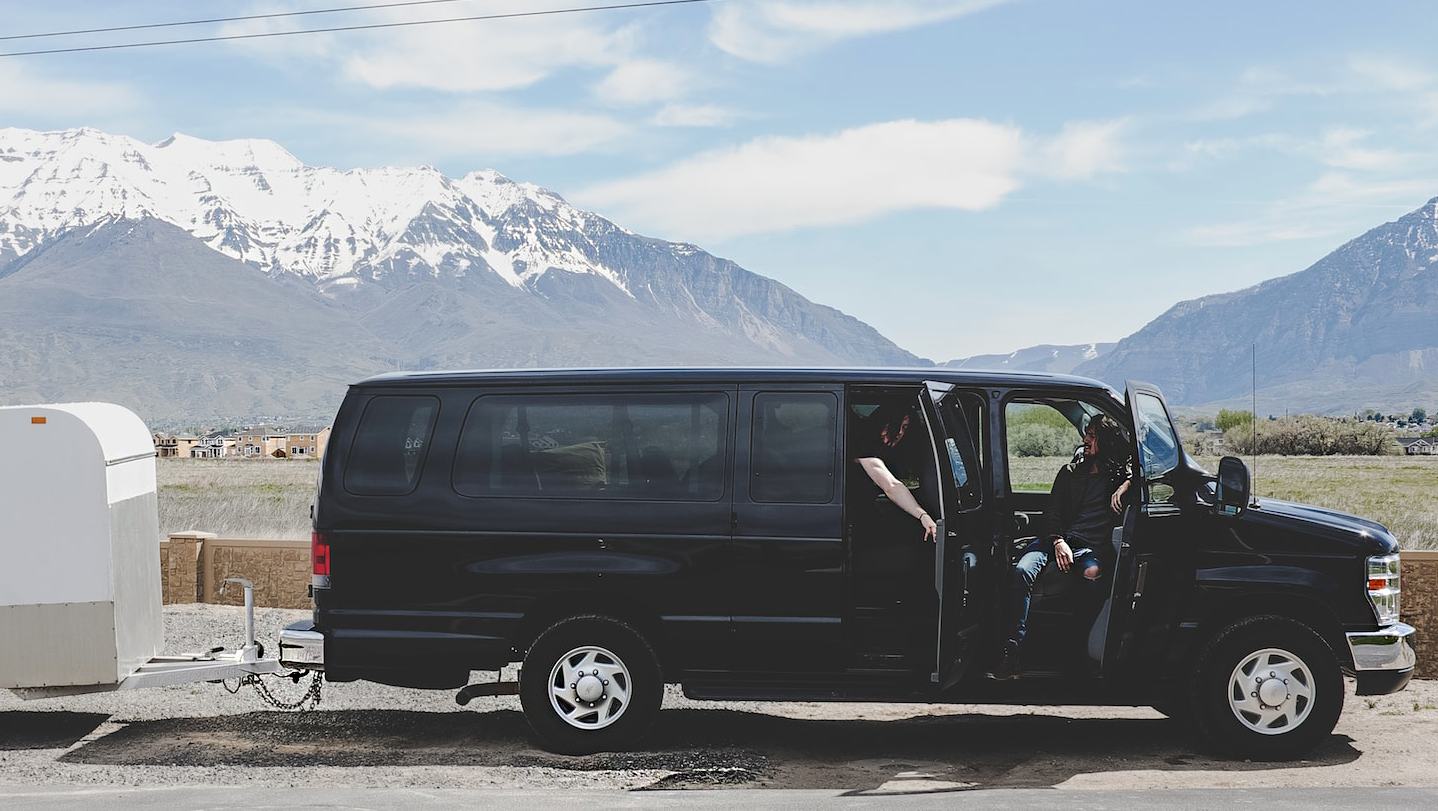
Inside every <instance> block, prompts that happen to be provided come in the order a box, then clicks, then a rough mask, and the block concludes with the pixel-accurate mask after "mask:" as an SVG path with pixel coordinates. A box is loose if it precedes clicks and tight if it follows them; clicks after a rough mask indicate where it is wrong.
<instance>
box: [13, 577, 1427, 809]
mask: <svg viewBox="0 0 1438 811" xmlns="http://www.w3.org/2000/svg"><path fill="white" fill-rule="evenodd" d="M301 616H303V612H295V611H287V610H281V609H261V610H259V611H257V615H256V621H257V629H258V633H257V638H260V639H273V638H275V637H276V636H277V634H278V629H279V628H280V627H282V626H283V624H285V623H287V622H291V621H294V620H295V619H296V618H298V617H301ZM241 618H242V615H241V614H240V613H239V610H238V609H236V608H233V607H230V606H209V605H182V606H166V608H165V626H166V632H165V638H166V640H167V641H168V643H167V646H166V648H165V649H166V650H167V651H171V652H174V651H187V650H207V649H208V647H209V645H210V643H212V642H220V643H224V642H225V641H226V640H227V638H228V637H230V636H234V635H235V633H236V631H237V629H240V628H242V625H241ZM484 675H485V676H487V677H488V678H493V674H484ZM513 676H514V674H513V673H512V672H509V673H506V674H505V678H506V679H511V678H513ZM266 683H267V684H269V685H270V686H271V689H272V691H273V692H274V693H275V694H276V697H278V698H280V699H284V700H293V699H298V698H300V697H302V696H303V695H304V692H305V687H306V686H307V683H302V684H298V685H297V684H293V683H291V682H290V681H289V680H285V679H277V678H269V679H267V680H266ZM230 686H232V687H233V686H234V685H230ZM1348 690H1349V694H1348V695H1347V696H1346V700H1345V703H1344V710H1343V715H1342V717H1341V718H1340V719H1339V722H1338V726H1337V728H1336V729H1335V730H1334V732H1333V734H1331V735H1330V736H1329V737H1328V739H1327V740H1326V741H1325V742H1323V743H1322V744H1321V745H1320V746H1319V747H1318V749H1317V750H1315V751H1314V752H1313V753H1312V754H1311V755H1310V756H1309V758H1308V759H1306V760H1302V761H1297V762H1291V763H1250V762H1244V761H1235V760H1229V759H1225V758H1222V757H1218V756H1216V755H1214V754H1213V753H1211V752H1209V751H1208V750H1206V749H1205V748H1203V747H1202V746H1201V745H1200V744H1199V742H1198V741H1197V740H1196V739H1195V737H1194V735H1193V734H1192V733H1191V732H1189V731H1188V730H1187V728H1186V727H1184V726H1183V725H1181V724H1179V723H1177V722H1174V721H1171V720H1169V719H1166V718H1164V717H1163V716H1161V715H1160V714H1159V713H1157V712H1155V711H1153V710H1150V709H1146V708H1145V709H1139V708H1114V707H1097V708H1095V707H993V706H980V705H964V704H961V705H931V704H845V703H820V702H782V703H778V702H776V703H769V702H709V701H692V700H689V699H686V698H684V697H683V695H681V694H680V692H679V691H678V689H677V688H673V687H671V688H669V689H668V691H667V692H666V694H665V700H664V711H663V712H661V713H660V715H659V720H658V723H657V724H656V726H655V728H654V730H653V732H652V733H651V735H650V736H649V737H648V738H647V739H646V740H645V742H644V745H643V748H642V749H641V750H639V751H635V752H626V753H611V754H598V755H590V756H586V757H565V756H560V755H554V754H550V753H548V752H545V751H543V750H542V749H539V748H538V747H537V746H536V745H535V744H534V742H533V741H532V740H531V738H530V737H529V729H528V726H527V725H526V723H525V721H524V718H523V716H522V715H521V714H520V710H519V699H518V698H517V697H515V696H494V697H479V698H476V699H475V700H474V701H473V702H471V703H470V704H469V705H468V706H466V707H460V706H458V705H457V704H456V703H455V701H454V692H453V691H443V690H440V691H434V690H405V689H401V688H395V687H385V686H383V685H376V684H372V683H369V682H349V683H340V684H326V685H324V689H323V700H322V702H321V703H320V705H319V706H318V707H317V708H316V709H311V710H308V711H304V712H286V711H281V710H277V709H271V708H269V707H267V705H266V704H265V703H264V702H263V701H262V700H261V698H260V697H259V696H258V695H257V694H256V692H255V691H254V690H252V689H251V688H249V687H245V688H243V689H241V691H240V692H238V693H236V694H233V695H231V694H230V693H229V692H227V690H226V689H222V687H221V685H219V684H203V683H201V684H191V685H180V686H175V687H166V688H156V689H141V690H127V691H119V692H109V693H92V694H86V695H79V696H73V697H68V698H56V699H45V700H39V701H24V700H21V699H20V698H19V697H17V696H15V695H13V694H12V693H10V692H9V691H6V690H0V785H10V786H14V785H86V786H105V785H109V786H161V785H218V786H226V785H247V784H251V785H253V784H261V785H266V786H272V787H284V786H310V787H313V786H325V785H343V786H353V787H416V788H506V789H555V788H560V789H567V788H578V789H621V790H643V789H654V788H663V789H682V788H693V789H707V788H727V787H742V788H774V789H825V790H839V791H847V792H859V793H880V794H883V793H913V792H929V791H951V790H963V789H980V788H1005V787H1010V788H1047V787H1052V788H1060V789H1160V788H1285V787H1313V788H1321V787H1332V786H1351V787H1361V786H1374V787H1382V786H1405V787H1438V769H1435V768H1434V767H1433V765H1432V759H1433V753H1434V752H1435V751H1438V681H1430V680H1419V681H1414V682H1412V683H1411V684H1410V685H1409V686H1408V688H1407V689H1406V690H1404V691H1403V692H1400V693H1396V694H1394V695H1389V696H1379V697H1362V698H1360V697H1357V696H1354V695H1353V694H1352V682H1351V681H1350V682H1349V685H1348Z"/></svg>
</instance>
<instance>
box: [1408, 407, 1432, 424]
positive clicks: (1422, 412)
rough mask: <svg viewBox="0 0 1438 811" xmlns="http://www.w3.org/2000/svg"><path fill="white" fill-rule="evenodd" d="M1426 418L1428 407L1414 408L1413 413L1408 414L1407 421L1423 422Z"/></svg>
mask: <svg viewBox="0 0 1438 811" xmlns="http://www.w3.org/2000/svg"><path fill="white" fill-rule="evenodd" d="M1427 419H1428V409H1426V408H1415V409H1413V413H1412V414H1409V415H1408V421H1409V422H1424V421H1426V420H1427Z"/></svg>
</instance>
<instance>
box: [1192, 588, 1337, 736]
mask: <svg viewBox="0 0 1438 811" xmlns="http://www.w3.org/2000/svg"><path fill="white" fill-rule="evenodd" d="M1198 661H1199V663H1200V664H1199V667H1198V669H1197V671H1196V672H1195V675H1194V679H1193V682H1192V693H1191V695H1192V698H1193V700H1192V703H1191V706H1192V707H1193V708H1194V720H1195V721H1196V722H1197V725H1198V728H1199V731H1200V732H1201V733H1203V736H1204V737H1205V738H1206V739H1207V740H1208V741H1209V742H1210V743H1211V744H1213V745H1214V746H1215V747H1216V748H1217V749H1218V750H1219V751H1220V752H1222V753H1223V754H1227V755H1232V756H1236V757H1241V758H1246V759H1249V760H1292V759H1295V758H1299V757H1302V756H1303V755H1305V754H1307V753H1308V752H1310V751H1312V750H1313V748H1314V747H1316V746H1317V745H1318V744H1319V743H1320V742H1321V741H1322V740H1323V739H1324V738H1326V737H1327V736H1328V735H1329V733H1331V732H1332V731H1333V727H1334V725H1335V724H1337V723H1338V716H1339V714H1340V713H1342V712H1343V693H1344V688H1343V672H1342V670H1341V669H1340V667H1339V664H1338V658H1337V657H1336V656H1335V655H1334V653H1333V650H1332V649H1331V648H1330V647H1329V646H1328V643H1326V642H1324V641H1323V639H1322V637H1320V636H1318V634H1316V633H1314V632H1313V630H1312V629H1310V628H1309V627H1308V626H1306V625H1303V624H1301V623H1299V622H1296V621H1294V620H1291V619H1287V618H1284V617H1274V616H1262V617H1251V618H1249V619H1245V620H1242V621H1240V622H1236V623H1234V624H1233V625H1230V626H1228V627H1227V628H1225V629H1224V630H1223V631H1221V632H1220V633H1219V634H1217V635H1216V636H1215V637H1214V638H1213V639H1212V640H1210V641H1209V643H1208V645H1206V646H1205V648H1204V651H1203V653H1202V654H1201V655H1200V656H1199V659H1198Z"/></svg>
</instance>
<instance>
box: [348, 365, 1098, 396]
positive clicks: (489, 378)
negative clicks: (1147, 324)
mask: <svg viewBox="0 0 1438 811" xmlns="http://www.w3.org/2000/svg"><path fill="white" fill-rule="evenodd" d="M660 379H662V380H663V382H666V383H698V382H706V383H741V382H745V383H748V382H752V383H779V382H787V383H809V382H814V383H817V382H830V383H873V384H880V385H882V384H903V383H908V384H913V383H918V382H921V381H924V380H936V381H942V382H945V383H956V384H961V385H969V386H999V387H1012V386H1061V387H1065V388H1085V389H1098V390H1102V391H1106V392H1108V393H1110V394H1113V395H1114V396H1119V395H1118V393H1117V392H1115V391H1114V390H1113V389H1112V388H1110V387H1109V386H1107V385H1105V384H1104V383H1101V382H1099V381H1097V380H1093V379H1091V378H1087V377H1078V376H1076V375H1062V374H1050V373H1047V372H1012V371H997V370H983V369H951V368H946V367H937V366H935V367H918V368H868V367H847V366H846V367H831V368H824V367H800V368H794V367H778V366H755V367H740V366H716V367H669V368H664V367H645V368H627V367H626V368H619V367H610V368H591V369H475V370H465V371H437V372H391V373H388V374H382V375H376V376H374V377H370V378H366V379H365V380H361V381H360V382H359V383H356V384H354V387H357V388H358V387H364V388H368V387H385V388H394V387H398V388H410V387H419V388H423V387H434V386H440V387H448V386H473V385H477V384H494V383H536V384H544V385H553V384H560V383H583V384H606V383H607V384H630V383H636V382H647V383H653V382H657V381H658V380H660ZM1120 399H1122V398H1121V397H1120Z"/></svg>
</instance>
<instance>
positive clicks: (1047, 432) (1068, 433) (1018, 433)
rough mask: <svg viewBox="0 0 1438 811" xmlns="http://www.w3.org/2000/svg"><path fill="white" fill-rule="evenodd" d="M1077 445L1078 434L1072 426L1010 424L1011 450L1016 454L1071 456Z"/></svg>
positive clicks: (1032, 423)
mask: <svg viewBox="0 0 1438 811" xmlns="http://www.w3.org/2000/svg"><path fill="white" fill-rule="evenodd" d="M1077 447H1078V434H1077V433H1076V432H1075V431H1074V429H1073V427H1072V426H1069V427H1067V428H1059V427H1057V426H1055V425H1046V424H1044V423H1041V422H1029V423H1021V424H1019V425H1012V424H1011V425H1010V426H1009V451H1010V452H1011V453H1013V454H1014V455H1016V456H1069V455H1070V454H1072V453H1073V452H1074V449H1075V448H1077Z"/></svg>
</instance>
